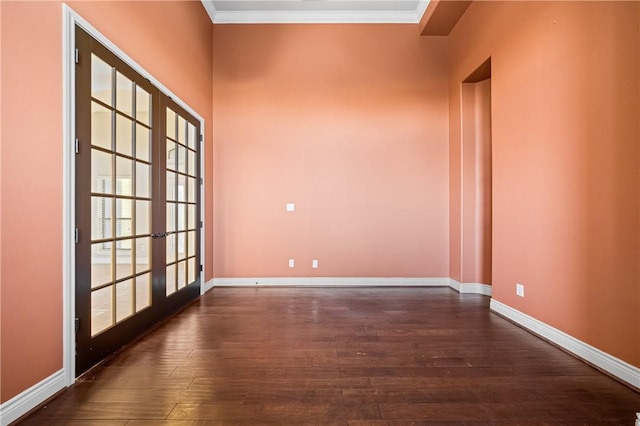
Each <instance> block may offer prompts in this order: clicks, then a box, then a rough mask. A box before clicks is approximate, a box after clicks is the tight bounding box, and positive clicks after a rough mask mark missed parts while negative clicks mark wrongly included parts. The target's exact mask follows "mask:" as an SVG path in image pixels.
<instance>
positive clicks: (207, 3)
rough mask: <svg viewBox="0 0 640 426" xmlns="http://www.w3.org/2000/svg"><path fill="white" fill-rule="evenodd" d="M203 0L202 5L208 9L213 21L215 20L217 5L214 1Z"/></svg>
mask: <svg viewBox="0 0 640 426" xmlns="http://www.w3.org/2000/svg"><path fill="white" fill-rule="evenodd" d="M201 2H202V6H203V7H204V10H206V11H207V15H209V18H210V19H211V22H215V21H216V13H217V11H216V7H215V6H214V5H213V1H211V0H201Z"/></svg>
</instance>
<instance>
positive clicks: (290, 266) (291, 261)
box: [289, 259, 296, 268]
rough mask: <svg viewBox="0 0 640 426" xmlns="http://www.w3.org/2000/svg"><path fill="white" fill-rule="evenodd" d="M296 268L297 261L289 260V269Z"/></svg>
mask: <svg viewBox="0 0 640 426" xmlns="http://www.w3.org/2000/svg"><path fill="white" fill-rule="evenodd" d="M294 266H296V261H295V260H293V259H289V268H293V267H294Z"/></svg>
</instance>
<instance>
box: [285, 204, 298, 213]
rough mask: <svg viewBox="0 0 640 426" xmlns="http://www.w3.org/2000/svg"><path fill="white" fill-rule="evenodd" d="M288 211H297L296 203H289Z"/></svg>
mask: <svg viewBox="0 0 640 426" xmlns="http://www.w3.org/2000/svg"><path fill="white" fill-rule="evenodd" d="M287 211H288V212H294V211H296V205H295V204H293V203H287Z"/></svg>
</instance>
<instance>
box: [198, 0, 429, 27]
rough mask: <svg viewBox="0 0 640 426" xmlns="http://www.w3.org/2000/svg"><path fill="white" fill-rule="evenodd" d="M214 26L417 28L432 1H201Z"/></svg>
mask: <svg viewBox="0 0 640 426" xmlns="http://www.w3.org/2000/svg"><path fill="white" fill-rule="evenodd" d="M201 1H202V4H203V5H204V7H205V9H206V10H207V13H209V16H210V17H211V21H212V22H213V23H214V24H259V23H264V24H272V23H401V24H417V23H418V22H420V18H422V15H423V14H424V11H425V9H426V8H427V4H428V3H429V0H201Z"/></svg>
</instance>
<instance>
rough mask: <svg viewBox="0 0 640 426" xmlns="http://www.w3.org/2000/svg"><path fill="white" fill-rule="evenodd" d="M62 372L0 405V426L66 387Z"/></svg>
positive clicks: (17, 417)
mask: <svg viewBox="0 0 640 426" xmlns="http://www.w3.org/2000/svg"><path fill="white" fill-rule="evenodd" d="M65 380H66V376H65V372H64V370H59V371H57V372H55V373H54V374H52V375H51V376H49V377H47V378H46V379H44V380H43V381H41V382H40V383H36V384H35V385H33V386H31V387H30V388H29V389H27V390H25V391H24V392H22V393H20V394H18V395H16V396H14V397H13V398H11V399H10V400H8V401H7V402H5V403H4V404H1V405H0V425H1V426H7V425H8V424H9V423H11V422H14V421H16V420H17V419H19V418H20V417H22V416H24V415H25V414H27V413H28V412H29V411H31V410H33V409H34V408H36V407H37V406H38V405H40V404H42V403H43V402H44V401H46V400H47V399H49V398H51V397H52V396H53V395H55V394H56V393H57V392H60V391H61V390H62V389H64V388H65V387H66V381H65Z"/></svg>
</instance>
